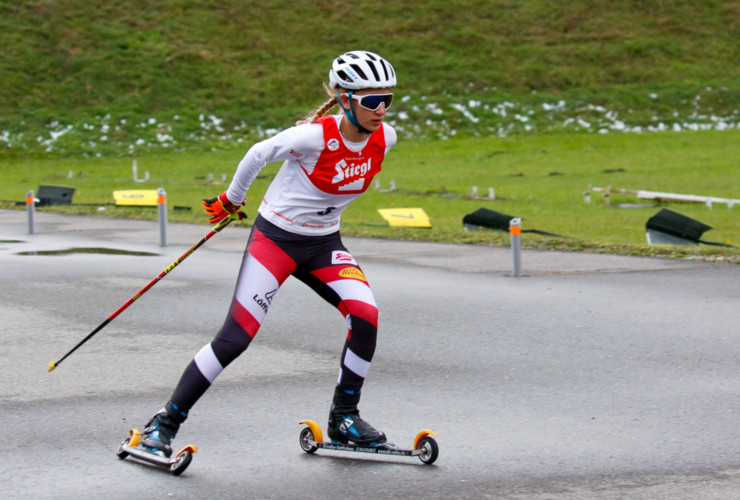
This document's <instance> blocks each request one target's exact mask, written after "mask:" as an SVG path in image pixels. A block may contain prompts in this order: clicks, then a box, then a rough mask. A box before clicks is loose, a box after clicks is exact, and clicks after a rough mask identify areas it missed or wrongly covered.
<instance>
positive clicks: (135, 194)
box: [113, 189, 159, 207]
mask: <svg viewBox="0 0 740 500" xmlns="http://www.w3.org/2000/svg"><path fill="white" fill-rule="evenodd" d="M113 200H114V201H115V202H116V205H135V206H145V207H156V206H157V203H158V200H159V196H158V194H157V190H156V189H129V190H124V191H113Z"/></svg>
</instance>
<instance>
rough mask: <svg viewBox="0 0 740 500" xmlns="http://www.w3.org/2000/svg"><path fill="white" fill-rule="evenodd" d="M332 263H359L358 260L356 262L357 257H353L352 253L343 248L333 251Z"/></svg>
mask: <svg viewBox="0 0 740 500" xmlns="http://www.w3.org/2000/svg"><path fill="white" fill-rule="evenodd" d="M331 263H332V264H352V265H353V266H356V265H357V262H355V258H354V257H352V254H351V253H349V252H343V251H341V250H334V251H333V252H332V254H331Z"/></svg>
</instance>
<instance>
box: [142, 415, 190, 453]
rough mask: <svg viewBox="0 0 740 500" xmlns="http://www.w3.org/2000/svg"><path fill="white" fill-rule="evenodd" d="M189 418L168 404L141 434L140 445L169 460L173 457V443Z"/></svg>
mask: <svg viewBox="0 0 740 500" xmlns="http://www.w3.org/2000/svg"><path fill="white" fill-rule="evenodd" d="M186 418H187V413H185V412H183V411H180V410H179V409H178V407H177V405H176V404H174V403H172V402H171V401H170V402H168V403H167V404H166V405H165V407H164V408H162V410H161V411H159V412H158V413H156V414H155V415H154V416H153V417H152V418H151V419H150V420H149V422H148V423H147V424H146V427H145V428H144V431H143V432H142V433H141V441H140V445H141V446H143V447H144V448H147V449H149V450H150V451H152V452H154V453H161V454H162V455H164V456H165V457H167V458H169V457H170V456H171V455H172V446H171V442H172V440H173V439H175V435H176V434H177V431H178V430H179V429H180V424H181V423H183V422H184V421H185V419H186Z"/></svg>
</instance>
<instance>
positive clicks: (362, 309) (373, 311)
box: [339, 300, 378, 328]
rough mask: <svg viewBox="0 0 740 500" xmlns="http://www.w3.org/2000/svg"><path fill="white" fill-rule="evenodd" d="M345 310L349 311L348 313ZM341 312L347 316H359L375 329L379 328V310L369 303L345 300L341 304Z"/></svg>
mask: <svg viewBox="0 0 740 500" xmlns="http://www.w3.org/2000/svg"><path fill="white" fill-rule="evenodd" d="M343 308H344V310H346V311H347V312H346V313H345V312H344V310H343ZM339 310H340V311H342V313H343V314H345V315H346V314H351V315H352V316H357V317H358V318H362V319H364V320H365V321H367V322H368V323H370V324H371V325H373V326H374V327H375V328H377V327H378V308H377V307H375V306H373V305H370V304H368V303H367V302H362V301H361V300H343V301H342V303H341V304H340V307H339Z"/></svg>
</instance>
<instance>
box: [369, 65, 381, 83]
mask: <svg viewBox="0 0 740 500" xmlns="http://www.w3.org/2000/svg"><path fill="white" fill-rule="evenodd" d="M368 66H370V69H371V70H373V75H374V76H375V79H376V80H380V75H379V74H378V70H377V69H375V64H372V63H368Z"/></svg>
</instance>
